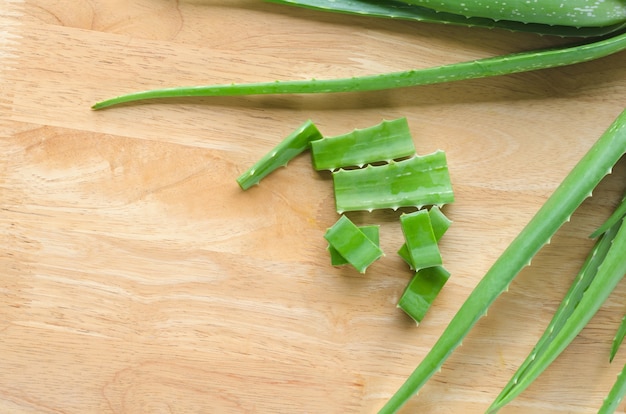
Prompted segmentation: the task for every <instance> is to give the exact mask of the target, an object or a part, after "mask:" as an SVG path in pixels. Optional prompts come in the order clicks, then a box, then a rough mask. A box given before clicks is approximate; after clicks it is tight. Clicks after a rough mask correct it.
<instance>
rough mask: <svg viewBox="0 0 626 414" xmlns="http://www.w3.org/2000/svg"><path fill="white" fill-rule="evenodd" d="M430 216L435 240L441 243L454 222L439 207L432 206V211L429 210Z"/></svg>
mask: <svg viewBox="0 0 626 414" xmlns="http://www.w3.org/2000/svg"><path fill="white" fill-rule="evenodd" d="M428 215H429V216H430V224H432V227H433V233H434V234H435V239H437V241H439V239H441V237H442V236H443V235H444V234H445V233H446V231H448V229H449V228H450V224H452V220H450V219H449V218H448V217H446V215H445V214H443V211H441V209H440V208H439V207H438V206H432V207H431V208H430V210H428Z"/></svg>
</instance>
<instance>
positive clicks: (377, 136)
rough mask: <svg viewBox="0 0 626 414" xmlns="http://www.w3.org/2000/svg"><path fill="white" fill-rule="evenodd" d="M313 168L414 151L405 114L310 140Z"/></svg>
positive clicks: (385, 158)
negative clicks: (373, 124)
mask: <svg viewBox="0 0 626 414" xmlns="http://www.w3.org/2000/svg"><path fill="white" fill-rule="evenodd" d="M311 155H312V158H313V166H314V167H315V169H316V170H318V171H319V170H331V171H334V170H336V169H338V168H342V167H351V166H357V167H362V166H363V165H365V164H370V163H373V162H378V161H391V160H395V159H399V158H404V157H409V156H413V155H415V144H414V143H413V138H412V137H411V132H410V131H409V124H408V123H407V121H406V118H398V119H395V120H392V121H383V122H381V123H380V124H378V125H375V126H373V127H370V128H364V129H355V130H354V131H352V132H350V133H348V134H344V135H338V136H334V137H327V138H323V139H320V140H317V141H313V142H311Z"/></svg>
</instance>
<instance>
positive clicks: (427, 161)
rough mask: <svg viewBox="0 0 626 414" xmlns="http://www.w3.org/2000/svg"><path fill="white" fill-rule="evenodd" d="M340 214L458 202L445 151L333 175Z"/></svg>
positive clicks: (337, 172) (342, 171)
mask: <svg viewBox="0 0 626 414" xmlns="http://www.w3.org/2000/svg"><path fill="white" fill-rule="evenodd" d="M333 183H334V191H335V203H336V209H337V212H338V213H340V214H341V213H343V212H345V211H355V210H367V211H372V210H374V209H382V208H391V209H394V210H396V209H398V208H400V207H417V208H421V207H423V206H425V205H442V204H446V203H451V202H453V201H454V194H453V191H452V183H451V181H450V175H449V172H448V165H447V161H446V156H445V153H444V152H443V151H437V152H434V153H432V154H429V155H424V156H416V157H413V158H409V159H407V160H403V161H398V162H395V161H394V162H390V163H389V164H386V165H381V166H372V165H368V166H367V167H365V168H361V169H356V170H344V169H340V170H338V171H335V172H334V173H333Z"/></svg>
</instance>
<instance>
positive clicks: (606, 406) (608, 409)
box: [598, 364, 626, 414]
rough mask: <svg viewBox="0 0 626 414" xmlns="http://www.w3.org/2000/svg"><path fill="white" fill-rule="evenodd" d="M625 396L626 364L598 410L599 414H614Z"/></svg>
mask: <svg viewBox="0 0 626 414" xmlns="http://www.w3.org/2000/svg"><path fill="white" fill-rule="evenodd" d="M624 395H626V364H625V365H624V366H623V367H622V370H621V371H620V373H619V374H617V379H616V380H615V383H614V384H613V386H612V387H611V390H610V391H609V394H608V395H607V397H606V398H605V399H604V402H603V403H602V406H601V407H600V409H599V410H598V414H611V413H614V412H615V410H616V409H617V406H618V405H619V403H620V402H621V401H622V399H623V398H624Z"/></svg>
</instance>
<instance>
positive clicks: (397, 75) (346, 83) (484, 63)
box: [92, 32, 626, 109]
mask: <svg viewBox="0 0 626 414" xmlns="http://www.w3.org/2000/svg"><path fill="white" fill-rule="evenodd" d="M624 49H626V32H624V33H621V34H617V35H615V36H612V37H609V38H605V39H601V40H596V41H594V42H591V43H586V44H582V45H576V46H570V47H559V48H555V49H548V50H541V51H532V52H522V53H515V54H510V55H504V56H497V57H490V58H485V59H478V60H474V61H469V62H462V63H454V64H449V65H443V66H437V67H432V68H426V69H414V70H407V71H402V72H392V73H384V74H379V75H368V76H356V77H351V78H339V79H326V80H324V79H311V80H293V81H274V82H258V83H240V84H237V83H231V84H223V85H209V86H189V87H174V88H166V89H154V90H148V91H142V92H135V93H130V94H127V95H122V96H118V97H115V98H111V99H108V100H105V101H101V102H98V103H96V104H95V105H93V106H92V108H93V109H102V108H106V107H108V106H112V105H117V104H121V103H126V102H133V101H138V100H145V99H154V98H170V97H193V96H242V95H257V94H294V93H331V92H362V91H373V90H383V89H394V88H402V87H409V86H418V85H429V84H436V83H445V82H452V81H461V80H467V79H476V78H486V77H490V76H499V75H507V74H511V73H519V72H528V71H533V70H538V69H547V68H554V67H558V66H566V65H572V64H575V63H580V62H585V61H589V60H593V59H598V58H601V57H604V56H608V55H611V54H613V53H617V52H620V51H622V50H624Z"/></svg>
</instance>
